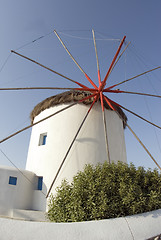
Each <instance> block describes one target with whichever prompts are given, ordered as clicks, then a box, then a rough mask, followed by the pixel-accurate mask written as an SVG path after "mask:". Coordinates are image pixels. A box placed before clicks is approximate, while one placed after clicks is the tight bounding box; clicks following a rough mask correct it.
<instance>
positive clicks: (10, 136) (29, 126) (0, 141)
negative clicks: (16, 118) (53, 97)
mask: <svg viewBox="0 0 161 240" xmlns="http://www.w3.org/2000/svg"><path fill="white" fill-rule="evenodd" d="M95 96H96V94H95V93H94V94H91V95H89V96H87V97H85V98H83V99H81V100H79V101H77V102H74V103H72V104H70V105H69V106H67V107H65V108H62V109H60V110H59V111H57V112H55V113H53V114H51V115H49V116H47V117H45V118H43V119H41V120H40V121H38V122H35V123H33V124H30V125H28V126H27V127H24V128H22V129H20V130H19V131H17V132H15V133H13V134H11V135H9V136H7V137H6V138H4V139H2V140H0V144H1V143H3V142H5V141H7V140H8V139H10V138H12V137H14V136H16V135H17V134H19V133H21V132H24V131H25V130H27V129H29V128H31V127H33V126H35V125H37V124H39V123H41V122H43V121H45V120H47V119H49V118H51V117H53V116H55V115H56V114H58V113H61V112H63V111H64V110H66V109H68V108H70V107H72V106H74V105H76V104H77V103H80V102H83V101H86V100H88V99H90V98H92V97H95ZM95 101H96V100H95Z"/></svg>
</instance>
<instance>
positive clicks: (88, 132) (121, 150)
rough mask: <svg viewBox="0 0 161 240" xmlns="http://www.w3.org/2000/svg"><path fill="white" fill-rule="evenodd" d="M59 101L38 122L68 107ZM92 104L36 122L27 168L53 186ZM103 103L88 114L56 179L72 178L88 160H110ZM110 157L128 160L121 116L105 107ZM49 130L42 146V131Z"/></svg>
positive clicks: (76, 106)
mask: <svg viewBox="0 0 161 240" xmlns="http://www.w3.org/2000/svg"><path fill="white" fill-rule="evenodd" d="M66 106H67V104H62V105H58V106H55V107H51V108H49V109H46V110H44V111H43V112H41V113H40V114H39V115H38V116H37V117H35V120H34V122H37V121H39V120H40V119H42V118H44V117H46V116H48V115H51V114H52V113H54V112H57V111H58V110H60V109H62V108H64V107H66ZM88 109H89V106H86V105H84V104H77V105H75V106H73V107H71V108H69V109H67V110H65V111H63V112H61V113H59V114H57V115H55V116H53V117H52V118H50V119H48V120H45V121H43V122H42V123H39V124H38V125H35V126H34V127H33V129H32V133H31V139H30V145H29V151H28V158H27V164H26V169H27V170H30V171H33V172H35V173H36V174H37V175H39V176H41V175H42V176H43V178H44V183H45V184H46V186H47V189H49V187H50V185H51V183H52V181H53V178H54V176H55V174H56V172H57V170H58V168H59V166H60V164H61V162H62V160H63V158H64V156H65V154H66V152H67V150H68V148H69V146H70V144H71V142H72V140H73V138H74V136H75V134H76V132H77V130H78V128H79V126H80V124H81V122H82V120H83V119H84V117H85V115H86V113H87V111H88ZM101 111H102V110H101V107H100V104H99V103H97V104H96V105H95V106H94V107H93V108H92V110H91V112H90V114H89V116H88V117H87V119H86V121H85V123H84V125H83V127H82V129H81V131H80V133H79V135H78V137H77V139H76V141H75V143H74V145H73V147H72V149H71V151H70V153H69V155H68V157H67V159H66V161H65V164H64V165H63V168H62V170H61V172H60V174H59V176H58V178H57V181H56V182H55V185H54V187H53V189H54V188H55V187H57V186H58V185H60V183H61V181H62V179H64V178H66V179H67V180H69V181H71V180H72V177H73V175H75V174H76V173H77V172H78V171H79V170H83V168H84V166H85V164H87V163H91V164H94V165H95V164H96V163H98V162H101V163H103V162H104V161H105V160H107V153H106V146H105V137H104V126H103V120H102V112H101ZM105 115H106V122H107V135H108V143H109V151H110V158H111V160H112V161H114V162H117V161H123V162H126V150H125V141H124V129H123V124H122V121H121V119H120V118H119V117H118V115H117V114H116V113H115V112H113V111H110V110H105ZM43 133H47V139H46V145H41V146H39V138H40V134H43Z"/></svg>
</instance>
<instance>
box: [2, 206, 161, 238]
mask: <svg viewBox="0 0 161 240" xmlns="http://www.w3.org/2000/svg"><path fill="white" fill-rule="evenodd" d="M158 234H161V209H160V210H157V211H152V212H149V213H144V214H138V215H134V216H128V217H126V218H123V217H122V218H115V219H107V220H100V221H90V222H79V223H78V222H76V223H50V222H31V221H22V220H15V219H9V218H0V239H1V240H11V239H16V240H28V239H34V240H52V239H54V240H62V239H63V240H64V239H65V240H76V239H77V240H108V239H110V240H125V239H126V240H131V239H132V240H134V239H136V240H143V239H148V238H151V237H153V236H156V235H158Z"/></svg>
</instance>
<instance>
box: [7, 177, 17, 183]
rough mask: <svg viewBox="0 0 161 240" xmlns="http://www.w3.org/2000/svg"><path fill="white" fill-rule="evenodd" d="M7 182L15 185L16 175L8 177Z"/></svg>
mask: <svg viewBox="0 0 161 240" xmlns="http://www.w3.org/2000/svg"><path fill="white" fill-rule="evenodd" d="M9 184H11V185H16V184H17V177H11V176H10V177H9Z"/></svg>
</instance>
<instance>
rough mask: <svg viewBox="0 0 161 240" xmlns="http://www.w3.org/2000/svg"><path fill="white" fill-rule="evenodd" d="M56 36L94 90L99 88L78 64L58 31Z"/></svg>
mask: <svg viewBox="0 0 161 240" xmlns="http://www.w3.org/2000/svg"><path fill="white" fill-rule="evenodd" d="M54 33H55V35H56V36H57V38H58V39H59V41H60V42H61V44H62V46H63V47H64V49H65V50H66V52H67V53H68V54H69V56H70V57H71V58H72V60H73V62H74V63H75V64H76V65H77V67H78V68H79V69H80V70H81V72H82V73H84V75H85V76H86V78H87V79H88V81H89V82H90V83H91V84H92V86H93V87H94V88H97V86H96V85H95V83H94V82H93V81H92V80H91V79H90V77H89V76H88V75H87V74H86V73H85V71H84V70H83V69H82V67H81V66H80V65H79V64H78V62H77V61H76V60H75V58H74V57H73V56H72V54H71V53H70V52H69V50H68V49H67V47H66V46H65V44H64V42H63V41H62V39H61V38H60V36H59V35H58V33H57V32H56V30H54Z"/></svg>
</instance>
